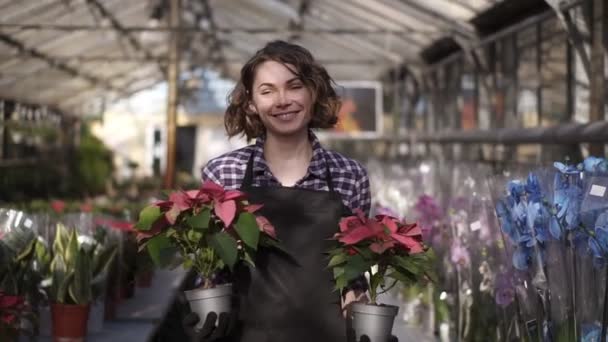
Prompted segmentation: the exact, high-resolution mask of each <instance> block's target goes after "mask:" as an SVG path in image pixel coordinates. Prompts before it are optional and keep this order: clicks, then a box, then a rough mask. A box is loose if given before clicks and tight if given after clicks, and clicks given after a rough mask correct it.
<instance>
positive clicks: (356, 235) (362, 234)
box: [339, 226, 374, 245]
mask: <svg viewBox="0 0 608 342" xmlns="http://www.w3.org/2000/svg"><path fill="white" fill-rule="evenodd" d="M372 236H374V232H373V231H372V230H371V229H369V228H368V227H366V226H360V227H357V228H354V229H352V230H350V231H348V232H346V233H344V234H343V235H342V237H340V240H339V241H340V242H342V243H343V244H345V245H353V244H355V243H357V242H360V241H361V240H365V239H368V238H370V237H372Z"/></svg>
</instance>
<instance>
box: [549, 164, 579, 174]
mask: <svg viewBox="0 0 608 342" xmlns="http://www.w3.org/2000/svg"><path fill="white" fill-rule="evenodd" d="M553 166H554V167H555V168H556V169H558V170H559V172H561V173H563V174H567V175H573V174H578V173H580V172H581V169H582V165H581V166H577V165H566V164H564V163H560V162H555V163H553Z"/></svg>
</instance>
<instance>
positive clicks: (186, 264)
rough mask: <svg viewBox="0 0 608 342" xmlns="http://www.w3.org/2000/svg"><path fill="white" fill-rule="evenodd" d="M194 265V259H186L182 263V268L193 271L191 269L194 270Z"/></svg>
mask: <svg viewBox="0 0 608 342" xmlns="http://www.w3.org/2000/svg"><path fill="white" fill-rule="evenodd" d="M193 264H194V262H193V261H192V259H190V258H185V259H184V262H183V263H182V267H183V268H184V269H185V270H189V269H191V268H192V265H193Z"/></svg>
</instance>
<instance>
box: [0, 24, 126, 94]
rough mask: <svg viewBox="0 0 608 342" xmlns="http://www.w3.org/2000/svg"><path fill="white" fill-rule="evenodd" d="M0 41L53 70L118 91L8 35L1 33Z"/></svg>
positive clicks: (94, 77) (92, 76) (108, 83)
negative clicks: (40, 61) (44, 63)
mask: <svg viewBox="0 0 608 342" xmlns="http://www.w3.org/2000/svg"><path fill="white" fill-rule="evenodd" d="M0 41H2V42H3V43H5V44H7V45H9V46H11V47H13V48H15V49H17V50H18V51H19V52H20V53H22V54H27V55H29V56H31V57H32V58H36V59H39V60H42V61H45V62H46V63H47V64H48V65H49V66H50V67H51V68H54V69H57V70H60V71H63V72H65V73H67V74H69V75H71V76H74V77H80V78H83V79H85V80H87V81H88V82H90V83H91V84H92V85H95V86H101V87H103V88H105V89H108V90H115V89H116V88H115V87H114V86H113V85H112V84H111V83H110V82H109V81H108V80H105V79H101V78H99V77H97V76H94V75H90V74H88V73H85V72H83V71H81V70H79V69H77V68H74V67H72V66H70V65H68V64H66V63H65V62H62V61H59V60H57V59H55V58H54V57H52V56H49V55H47V54H44V53H42V52H40V51H38V50H37V49H34V48H30V47H27V46H25V45H24V44H23V43H22V42H20V41H19V40H17V39H15V38H13V37H11V36H9V35H7V34H4V33H2V32H0Z"/></svg>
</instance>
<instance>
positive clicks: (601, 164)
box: [583, 157, 608, 173]
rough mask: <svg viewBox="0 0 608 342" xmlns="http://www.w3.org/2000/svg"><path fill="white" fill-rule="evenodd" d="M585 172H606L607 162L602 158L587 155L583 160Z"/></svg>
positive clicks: (607, 168) (607, 169) (607, 170)
mask: <svg viewBox="0 0 608 342" xmlns="http://www.w3.org/2000/svg"><path fill="white" fill-rule="evenodd" d="M583 169H584V170H585V172H604V173H605V172H608V162H607V161H606V159H604V158H598V157H587V158H585V160H584V161H583Z"/></svg>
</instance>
